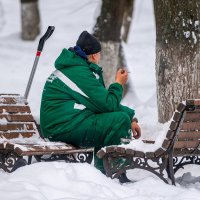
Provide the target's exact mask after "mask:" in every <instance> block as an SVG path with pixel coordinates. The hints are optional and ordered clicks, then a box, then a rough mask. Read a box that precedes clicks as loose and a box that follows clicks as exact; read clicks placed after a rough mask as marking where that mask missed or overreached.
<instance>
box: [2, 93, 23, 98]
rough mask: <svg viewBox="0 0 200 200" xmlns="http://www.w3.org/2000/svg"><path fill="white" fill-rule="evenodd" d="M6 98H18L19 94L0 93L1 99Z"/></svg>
mask: <svg viewBox="0 0 200 200" xmlns="http://www.w3.org/2000/svg"><path fill="white" fill-rule="evenodd" d="M8 96H11V97H13V96H14V97H16V96H20V94H14V93H13V94H7V93H0V98H2V97H8Z"/></svg>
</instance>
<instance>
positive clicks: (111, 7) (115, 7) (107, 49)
mask: <svg viewBox="0 0 200 200" xmlns="http://www.w3.org/2000/svg"><path fill="white" fill-rule="evenodd" d="M127 1H128V0H125V1H124V0H123V1H122V0H115V1H112V0H102V7H101V14H100V16H99V17H98V18H97V22H96V25H95V27H94V35H95V36H96V37H97V38H98V39H99V40H100V42H101V46H102V52H101V62H100V65H101V66H102V67H103V71H104V79H105V85H106V86H109V85H110V84H111V83H113V82H114V80H115V74H116V71H117V69H118V68H119V67H122V66H118V59H119V51H120V44H121V28H122V26H123V22H124V14H125V10H126V8H127V6H126V5H127Z"/></svg>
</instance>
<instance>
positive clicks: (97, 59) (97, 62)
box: [94, 52, 101, 64]
mask: <svg viewBox="0 0 200 200" xmlns="http://www.w3.org/2000/svg"><path fill="white" fill-rule="evenodd" d="M94 55H95V63H96V64H99V61H100V59H101V54H100V52H98V53H96V54H94Z"/></svg>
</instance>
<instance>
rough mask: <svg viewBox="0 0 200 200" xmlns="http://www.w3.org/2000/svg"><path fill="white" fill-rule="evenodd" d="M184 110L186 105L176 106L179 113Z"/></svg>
mask: <svg viewBox="0 0 200 200" xmlns="http://www.w3.org/2000/svg"><path fill="white" fill-rule="evenodd" d="M185 108H186V105H185V104H183V103H179V105H178V107H177V110H178V111H179V112H183V111H184V110H185Z"/></svg>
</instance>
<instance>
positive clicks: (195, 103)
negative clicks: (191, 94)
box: [186, 99, 200, 106]
mask: <svg viewBox="0 0 200 200" xmlns="http://www.w3.org/2000/svg"><path fill="white" fill-rule="evenodd" d="M186 105H188V106H200V99H189V100H187V101H186Z"/></svg>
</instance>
